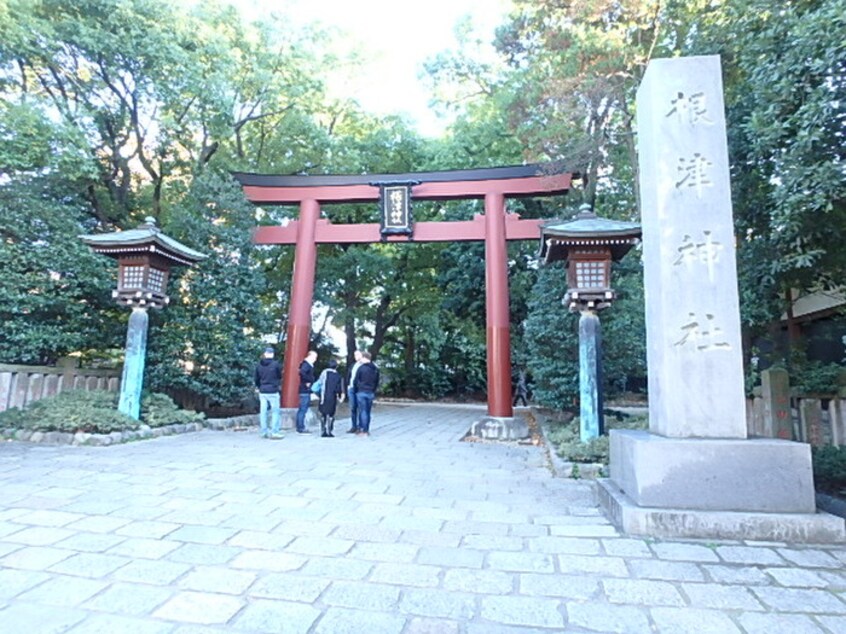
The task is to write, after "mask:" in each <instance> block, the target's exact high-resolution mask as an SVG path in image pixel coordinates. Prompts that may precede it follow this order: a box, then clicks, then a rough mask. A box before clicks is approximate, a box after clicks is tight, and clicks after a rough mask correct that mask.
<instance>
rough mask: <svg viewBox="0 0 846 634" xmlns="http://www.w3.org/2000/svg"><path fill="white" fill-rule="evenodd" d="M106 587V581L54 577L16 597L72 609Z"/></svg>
mask: <svg viewBox="0 0 846 634" xmlns="http://www.w3.org/2000/svg"><path fill="white" fill-rule="evenodd" d="M108 585H109V584H108V582H106V581H100V580H94V579H80V578H79V577H65V576H63V575H62V576H54V577H52V578H51V579H48V580H47V581H45V582H44V583H42V584H41V585H39V586H36V587H35V588H33V589H32V590H28V591H26V592H24V593H22V594H20V595H18V598H19V599H21V600H23V601H28V602H31V603H41V604H44V605H60V606H64V607H67V608H74V607H78V606H79V604H80V603H82V602H83V601H86V600H87V599H90V598H91V597H93V596H94V595H95V594H97V593H98V592H101V591H102V590H103V589H104V588H106V587H107V586H108Z"/></svg>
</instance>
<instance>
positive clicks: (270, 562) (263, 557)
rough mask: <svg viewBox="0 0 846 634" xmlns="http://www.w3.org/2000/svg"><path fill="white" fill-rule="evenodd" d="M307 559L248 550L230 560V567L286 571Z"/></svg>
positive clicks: (295, 567)
mask: <svg viewBox="0 0 846 634" xmlns="http://www.w3.org/2000/svg"><path fill="white" fill-rule="evenodd" d="M306 561H308V559H307V558H306V557H304V556H302V555H295V554H290V553H276V552H271V551H266V550H249V551H247V552H244V553H241V554H240V555H238V556H237V557H235V559H233V560H232V561H231V562H230V564H229V565H230V566H231V567H232V568H243V569H248V570H269V571H272V572H288V571H290V570H297V569H298V568H302V566H303V564H305V562H306Z"/></svg>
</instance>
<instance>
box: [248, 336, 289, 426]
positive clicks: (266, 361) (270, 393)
mask: <svg viewBox="0 0 846 634" xmlns="http://www.w3.org/2000/svg"><path fill="white" fill-rule="evenodd" d="M253 380H254V382H255V385H256V389H257V390H258V393H259V428H260V430H261V432H260V433H261V437H262V438H282V433H281V432H280V430H279V423H280V421H279V419H280V416H279V389H280V387H281V384H282V366H281V365H280V364H279V362H278V361H276V360H274V358H273V348H270V347H268V348H265V349H264V354H263V355H262V359H261V361H259V363H258V365H257V366H256V369H255V372H254V373H253ZM268 410H270V420H271V422H270V432H269V433H268V431H267V418H268Z"/></svg>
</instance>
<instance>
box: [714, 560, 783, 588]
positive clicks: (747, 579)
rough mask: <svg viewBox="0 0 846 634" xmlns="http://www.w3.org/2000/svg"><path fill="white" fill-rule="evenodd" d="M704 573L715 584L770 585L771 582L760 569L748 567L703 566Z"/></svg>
mask: <svg viewBox="0 0 846 634" xmlns="http://www.w3.org/2000/svg"><path fill="white" fill-rule="evenodd" d="M702 569H703V570H704V571H705V573H706V574H707V575H708V576H709V577H710V578H711V580H713V581H716V582H717V583H739V584H743V585H747V586H751V585H771V584H772V583H773V580H772V578H771V577H769V576H768V575H767V574H766V573H765V572H764V571H763V570H761V569H760V568H752V567H749V566H723V565H714V566H711V565H705V566H702Z"/></svg>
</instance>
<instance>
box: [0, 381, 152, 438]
mask: <svg viewBox="0 0 846 634" xmlns="http://www.w3.org/2000/svg"><path fill="white" fill-rule="evenodd" d="M139 425H140V423H139V422H138V421H137V420H133V419H132V418H130V417H129V416H126V415H125V414H122V413H121V412H119V411H118V410H117V394H115V393H114V392H105V391H102V390H92V391H90V392H89V391H85V390H68V391H66V392H61V393H60V394H58V395H56V396H52V397H50V398H45V399H41V400H40V401H35V402H33V403H30V404H29V405H27V406H26V407H25V408H23V409H17V408H15V409H11V410H8V411H6V412H3V413H0V426H3V427H14V428H18V429H29V430H32V431H61V432H69V433H72V434H73V433H76V432H78V431H81V432H87V433H92V434H108V433H110V432H113V431H123V430H126V429H138V427H139Z"/></svg>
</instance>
